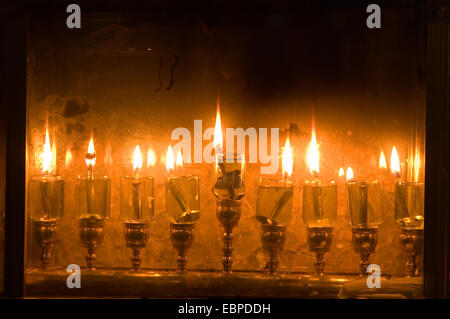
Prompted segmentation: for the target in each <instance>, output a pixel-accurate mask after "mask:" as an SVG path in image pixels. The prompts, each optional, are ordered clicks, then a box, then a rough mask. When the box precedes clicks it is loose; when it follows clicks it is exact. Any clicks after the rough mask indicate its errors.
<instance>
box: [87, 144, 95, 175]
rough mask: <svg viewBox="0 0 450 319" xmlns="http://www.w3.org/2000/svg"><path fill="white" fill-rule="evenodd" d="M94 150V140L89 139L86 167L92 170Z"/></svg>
mask: <svg viewBox="0 0 450 319" xmlns="http://www.w3.org/2000/svg"><path fill="white" fill-rule="evenodd" d="M95 160H96V155H95V148H94V139H93V138H92V137H91V140H90V141H89V147H88V151H87V153H86V165H87V167H88V168H94V166H95Z"/></svg>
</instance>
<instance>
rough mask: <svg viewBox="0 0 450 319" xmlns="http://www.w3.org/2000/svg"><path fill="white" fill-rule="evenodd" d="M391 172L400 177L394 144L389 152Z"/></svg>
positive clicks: (398, 161)
mask: <svg viewBox="0 0 450 319" xmlns="http://www.w3.org/2000/svg"><path fill="white" fill-rule="evenodd" d="M391 172H392V174H394V175H395V176H397V177H400V160H399V158H398V153H397V149H396V148H395V146H394V147H393V148H392V154H391Z"/></svg>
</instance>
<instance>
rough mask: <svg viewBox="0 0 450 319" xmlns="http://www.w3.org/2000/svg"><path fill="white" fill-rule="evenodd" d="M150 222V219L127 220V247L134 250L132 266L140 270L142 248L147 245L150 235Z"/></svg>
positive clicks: (125, 224)
mask: <svg viewBox="0 0 450 319" xmlns="http://www.w3.org/2000/svg"><path fill="white" fill-rule="evenodd" d="M149 225H150V223H149V222H148V221H129V222H125V223H124V226H125V232H124V235H125V241H126V242H127V247H128V248H130V249H131V250H132V256H131V267H132V268H133V270H139V268H140V267H141V261H142V250H143V249H144V248H145V247H147V242H148V239H149V235H150V227H149Z"/></svg>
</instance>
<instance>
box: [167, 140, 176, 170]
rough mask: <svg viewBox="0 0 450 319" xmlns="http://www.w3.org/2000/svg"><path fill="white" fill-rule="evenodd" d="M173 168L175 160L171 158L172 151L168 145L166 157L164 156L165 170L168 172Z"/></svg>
mask: <svg viewBox="0 0 450 319" xmlns="http://www.w3.org/2000/svg"><path fill="white" fill-rule="evenodd" d="M174 167H175V160H174V158H173V150H172V146H170V145H169V147H168V148H167V155H166V169H167V171H168V172H170V171H171V170H173V169H174Z"/></svg>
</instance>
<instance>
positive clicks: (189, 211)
mask: <svg viewBox="0 0 450 319" xmlns="http://www.w3.org/2000/svg"><path fill="white" fill-rule="evenodd" d="M218 114H219V113H218ZM218 119H219V131H220V132H218V124H217V121H216V131H215V137H214V139H215V146H216V155H215V161H214V185H213V188H212V192H213V194H214V195H215V197H216V198H217V202H216V204H217V208H216V215H217V218H218V220H219V222H220V224H221V226H223V228H224V235H223V270H224V273H226V274H228V273H230V272H231V269H232V264H233V258H232V251H233V246H232V240H233V229H234V228H235V227H236V226H237V225H238V223H239V219H240V216H241V203H242V199H243V197H244V195H245V187H244V177H245V176H244V175H245V156H244V155H242V154H224V153H223V152H222V141H221V140H222V136H221V128H220V118H219V115H218ZM383 158H384V155H383ZM42 159H43V160H42V170H43V175H41V176H35V177H32V178H31V180H30V184H29V196H30V199H29V216H30V218H31V221H32V225H33V232H34V238H35V239H36V240H37V242H38V243H39V245H40V246H41V247H42V254H41V263H42V267H43V268H47V267H48V266H49V265H50V263H51V258H52V250H53V247H54V243H55V239H56V229H57V220H58V219H59V218H60V217H61V216H62V212H63V207H64V179H63V177H61V176H56V175H52V174H51V172H52V161H53V156H52V150H51V147H50V142H49V135H48V126H47V131H46V139H45V144H44V149H43V154H42ZM307 159H308V161H307V162H308V166H309V168H310V171H311V173H312V174H313V175H314V178H313V179H312V180H310V181H306V182H305V183H304V185H303V220H304V222H305V223H306V225H307V230H308V231H307V242H308V245H309V248H310V251H311V252H313V253H314V254H315V255H316V262H315V269H316V272H317V274H318V275H319V276H322V275H323V274H324V266H325V263H324V255H325V253H326V252H328V250H329V248H330V245H331V241H332V231H333V226H334V223H335V221H336V216H337V184H336V182H334V181H328V182H325V181H323V180H320V178H319V175H318V173H319V154H318V148H317V142H316V135H315V131H314V130H313V132H312V137H311V143H310V145H309V148H308V154H307ZM281 160H282V169H283V175H284V179H280V180H277V179H270V178H261V180H260V183H259V186H258V193H257V205H256V206H257V207H256V218H257V220H258V221H259V222H260V223H261V241H262V246H263V249H264V251H265V252H266V254H267V256H268V262H267V269H268V271H269V272H270V273H271V274H273V273H275V272H276V270H277V267H278V259H279V254H280V252H281V251H282V249H283V246H284V242H285V238H286V235H285V234H286V227H287V224H288V223H289V221H290V219H291V217H292V201H293V193H294V186H293V184H292V182H291V181H290V180H289V176H290V175H291V173H292V166H293V159H292V148H291V146H290V142H289V137H288V138H287V141H286V145H285V147H284V148H283V152H282V158H281ZM384 160H385V159H384ZM85 161H86V166H87V170H88V173H87V175H86V176H82V177H77V178H76V179H75V206H76V207H75V210H76V211H77V213H78V216H79V236H80V241H81V244H82V246H84V247H85V248H86V249H87V255H86V264H87V267H88V268H89V269H95V259H96V248H97V247H98V246H99V245H101V244H102V242H103V237H104V226H105V219H106V218H108V217H109V210H110V193H111V180H110V178H109V177H107V176H97V175H95V174H94V167H95V162H96V153H95V149H94V143H93V139H92V138H91V140H90V143H89V147H88V151H87V153H86V157H85ZM178 161H182V160H181V156H180V153H178V156H177V162H178ZM174 163H175V160H174V154H173V151H172V148H171V147H170V146H169V148H168V152H167V155H166V167H167V169H168V170H169V171H170V172H173V171H174ZM417 163H420V159H419V158H418V156H417V157H416V158H415V164H417ZM133 166H134V167H133V168H134V175H133V176H125V177H123V178H122V179H121V181H120V215H121V217H122V219H123V220H124V229H125V231H124V233H125V240H126V243H127V246H128V247H129V248H130V249H131V250H132V257H131V264H132V269H134V270H138V269H139V268H140V264H141V258H142V257H141V256H142V250H143V249H144V248H145V247H146V246H147V242H148V239H149V232H150V230H149V223H150V220H151V218H152V217H153V212H154V178H153V177H151V176H143V175H141V173H140V169H141V168H142V156H141V153H140V149H139V146H136V148H135V152H134V165H133ZM417 167H418V165H416V167H415V169H416V171H418V168H417ZM341 171H342V172H343V169H341V170H340V174H341ZM391 171H392V172H393V173H394V175H395V176H397V177H399V176H400V165H399V160H398V155H397V152H396V149H395V147H394V148H393V152H392V157H391ZM165 185H166V213H167V214H168V215H169V216H170V217H171V219H172V222H171V223H170V238H171V241H172V244H173V247H174V248H175V249H176V250H177V252H178V257H177V264H178V269H179V271H182V272H184V271H185V270H186V264H187V251H188V249H189V247H190V246H191V244H192V242H193V238H194V233H193V231H194V228H195V224H196V221H197V220H198V218H199V217H200V200H199V179H198V177H197V176H193V175H184V176H177V175H175V174H173V175H172V176H170V177H168V178H167V180H166V184H165ZM381 188H382V187H381V185H380V182H378V181H367V180H356V179H354V178H353V172H352V170H351V168H348V169H347V183H346V193H347V206H348V212H349V219H350V223H351V225H352V243H353V247H354V249H355V251H356V252H357V253H358V254H359V255H360V274H361V275H364V274H367V266H368V265H369V261H368V260H369V256H370V254H372V253H373V252H374V251H375V247H376V244H377V231H378V225H379V224H380V223H381V221H382V189H381ZM423 197H424V185H423V183H420V182H418V181H414V182H405V181H398V182H397V183H396V185H395V218H396V220H397V222H399V224H400V227H401V235H400V243H401V247H402V248H403V249H404V250H405V251H406V253H407V254H408V256H409V258H408V261H407V268H408V272H409V275H410V276H415V275H417V274H418V271H417V265H416V257H417V256H418V255H420V254H421V253H422V249H423V200H424V198H423Z"/></svg>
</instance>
